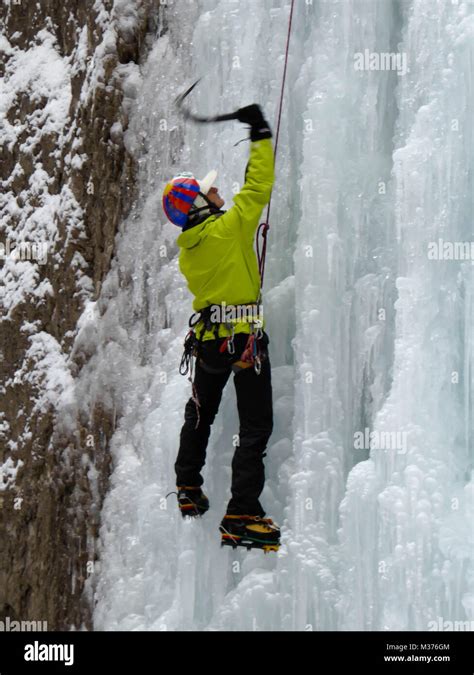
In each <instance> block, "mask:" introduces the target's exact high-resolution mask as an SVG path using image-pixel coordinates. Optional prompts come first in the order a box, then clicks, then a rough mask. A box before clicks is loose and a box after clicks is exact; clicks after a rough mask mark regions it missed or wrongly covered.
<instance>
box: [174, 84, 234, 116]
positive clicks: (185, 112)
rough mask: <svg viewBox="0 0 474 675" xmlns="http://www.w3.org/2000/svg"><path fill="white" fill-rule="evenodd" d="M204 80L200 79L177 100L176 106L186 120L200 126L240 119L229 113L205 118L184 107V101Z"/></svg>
mask: <svg viewBox="0 0 474 675" xmlns="http://www.w3.org/2000/svg"><path fill="white" fill-rule="evenodd" d="M201 79H202V78H199V80H196V82H195V83H194V84H192V85H191V86H190V87H189V89H187V90H186V91H185V92H184V93H183V94H180V95H179V96H178V97H177V98H176V100H175V104H176V106H177V107H178V108H179V110H180V111H181V113H182V114H183V116H184V118H185V119H188V120H192V121H193V122H198V123H199V124H212V123H213V122H227V121H229V120H236V119H238V117H237V113H236V112H233V113H228V114H227V115H214V116H212V117H203V116H201V115H195V114H194V113H193V112H191V110H189V108H187V107H186V106H185V105H184V101H185V100H186V98H187V97H188V96H189V94H190V93H191V92H192V91H193V89H194V88H195V87H196V86H197V85H198V84H199V82H200V81H201Z"/></svg>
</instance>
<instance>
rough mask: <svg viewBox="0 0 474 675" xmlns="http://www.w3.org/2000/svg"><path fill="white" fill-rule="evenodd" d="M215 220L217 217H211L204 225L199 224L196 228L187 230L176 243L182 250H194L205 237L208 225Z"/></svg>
mask: <svg viewBox="0 0 474 675" xmlns="http://www.w3.org/2000/svg"><path fill="white" fill-rule="evenodd" d="M214 220H216V216H210V217H209V218H206V220H204V221H203V222H202V223H198V224H197V225H195V226H194V227H190V228H189V229H188V230H185V231H184V232H182V233H181V234H180V235H179V237H178V239H177V240H176V243H177V244H178V246H179V247H180V248H188V249H189V248H194V247H195V246H197V245H198V244H200V243H201V239H203V237H204V230H205V229H206V227H207V226H208V225H210V224H211V223H212V222H214Z"/></svg>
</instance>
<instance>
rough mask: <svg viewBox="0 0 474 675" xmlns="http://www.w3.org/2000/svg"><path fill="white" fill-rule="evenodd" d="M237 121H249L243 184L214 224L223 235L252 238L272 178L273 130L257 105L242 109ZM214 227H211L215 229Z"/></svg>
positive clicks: (267, 197) (271, 183)
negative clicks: (249, 140) (248, 154)
mask: <svg viewBox="0 0 474 675" xmlns="http://www.w3.org/2000/svg"><path fill="white" fill-rule="evenodd" d="M238 112H239V118H238V119H239V121H241V122H244V123H247V124H250V139H251V146H250V158H249V162H248V164H247V169H246V172H245V183H244V186H243V188H242V189H241V191H240V192H239V193H238V194H237V195H236V196H235V197H234V199H233V201H234V206H232V208H230V209H229V210H228V211H227V212H226V213H225V214H224V215H223V216H221V217H220V218H219V219H218V220H217V221H216V222H215V224H214V228H215V231H216V234H217V233H219V234H221V236H223V237H232V236H239V235H240V236H242V237H244V238H245V239H246V240H250V241H253V237H254V236H255V232H256V230H257V227H258V224H259V221H260V217H261V215H262V211H263V209H264V207H265V205H266V204H268V201H269V199H270V194H271V191H272V187H273V183H274V181H275V173H274V166H275V156H274V152H273V145H272V140H271V138H272V132H271V130H270V127H269V126H268V123H267V122H266V120H265V119H264V117H263V115H262V111H261V110H260V107H259V106H258V105H253V106H248V107H247V108H241V109H240V110H239V111H238ZM214 228H213V229H214Z"/></svg>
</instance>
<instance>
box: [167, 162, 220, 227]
mask: <svg viewBox="0 0 474 675" xmlns="http://www.w3.org/2000/svg"><path fill="white" fill-rule="evenodd" d="M216 178H217V171H210V172H209V173H208V174H207V176H206V177H205V178H203V179H202V180H200V181H198V180H196V178H195V177H194V176H193V174H192V173H189V172H187V171H183V172H182V173H180V174H179V176H176V177H175V178H173V180H171V181H170V182H169V183H168V184H167V185H166V187H165V189H164V191H163V210H164V212H165V213H166V216H167V218H168V220H170V221H171V222H172V223H174V224H175V225H178V226H179V227H184V226H185V225H186V223H187V221H188V216H189V212H190V210H191V208H192V206H193V204H194V203H195V201H196V199H197V198H198V197H199V193H202V194H204V195H206V194H207V193H208V192H209V190H210V189H211V187H212V186H213V184H214V182H215V180H216Z"/></svg>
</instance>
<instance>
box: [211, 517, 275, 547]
mask: <svg viewBox="0 0 474 675" xmlns="http://www.w3.org/2000/svg"><path fill="white" fill-rule="evenodd" d="M219 530H220V532H221V533H222V537H221V546H232V548H234V549H235V548H237V547H238V546H242V547H244V548H246V549H247V550H248V551H249V550H250V549H252V548H258V549H262V550H263V551H264V552H265V553H268V552H269V551H278V549H279V548H280V528H279V527H278V526H277V525H276V524H275V523H274V522H273V520H272V519H271V518H261V517H260V516H234V515H226V516H224V518H223V519H222V522H221V524H220V526H219Z"/></svg>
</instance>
